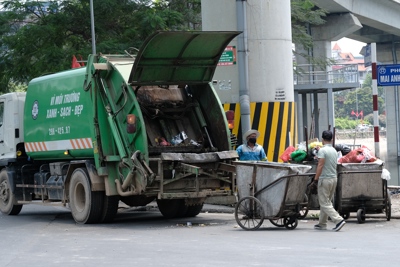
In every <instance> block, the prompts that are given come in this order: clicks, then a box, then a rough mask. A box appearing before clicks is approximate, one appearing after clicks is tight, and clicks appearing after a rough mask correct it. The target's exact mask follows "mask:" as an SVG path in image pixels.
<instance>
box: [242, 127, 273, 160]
mask: <svg viewBox="0 0 400 267" xmlns="http://www.w3.org/2000/svg"><path fill="white" fill-rule="evenodd" d="M259 136H260V132H259V131H257V130H248V131H247V132H246V133H245V134H244V135H243V137H244V139H245V140H246V143H245V144H242V145H240V146H239V147H238V148H237V149H236V151H237V153H238V155H239V159H240V160H254V161H261V160H263V161H267V155H265V151H264V148H263V147H262V146H261V145H259V144H257V142H256V141H257V137H259Z"/></svg>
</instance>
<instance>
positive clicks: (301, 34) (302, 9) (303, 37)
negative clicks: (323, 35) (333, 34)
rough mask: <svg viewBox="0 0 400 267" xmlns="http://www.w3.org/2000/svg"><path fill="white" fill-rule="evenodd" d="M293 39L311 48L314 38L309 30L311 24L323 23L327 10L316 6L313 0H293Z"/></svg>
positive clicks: (294, 41)
mask: <svg viewBox="0 0 400 267" xmlns="http://www.w3.org/2000/svg"><path fill="white" fill-rule="evenodd" d="M290 3H291V18H292V39H293V43H296V44H302V45H303V46H304V48H306V49H307V48H311V47H312V46H313V40H312V37H311V35H310V34H309V31H308V26H309V25H322V24H324V23H325V20H323V19H322V17H325V16H326V11H324V10H323V9H319V8H316V6H315V4H314V2H313V1H311V0H291V1H290Z"/></svg>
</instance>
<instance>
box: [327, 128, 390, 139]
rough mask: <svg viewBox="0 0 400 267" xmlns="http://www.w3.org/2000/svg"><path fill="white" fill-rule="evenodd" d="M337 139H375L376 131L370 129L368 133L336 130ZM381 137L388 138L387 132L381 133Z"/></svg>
mask: <svg viewBox="0 0 400 267" xmlns="http://www.w3.org/2000/svg"><path fill="white" fill-rule="evenodd" d="M335 136H336V138H339V139H350V138H354V137H355V138H373V137H374V130H373V129H369V130H368V131H356V130H354V129H350V130H336V132H335ZM379 136H380V137H386V130H380V131H379Z"/></svg>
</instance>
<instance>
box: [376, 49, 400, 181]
mask: <svg viewBox="0 0 400 267" xmlns="http://www.w3.org/2000/svg"><path fill="white" fill-rule="evenodd" d="M376 50H377V61H378V62H379V64H399V60H400V45H398V44H377V48H376ZM398 89H399V88H398V86H386V87H384V90H385V104H386V110H385V111H386V137H381V138H386V142H387V147H386V151H387V155H386V159H385V168H387V169H388V170H389V172H390V174H391V180H390V181H389V184H391V185H399V184H400V169H399V168H400V166H399V156H400V136H399V135H400V121H399V118H400V111H399V91H398Z"/></svg>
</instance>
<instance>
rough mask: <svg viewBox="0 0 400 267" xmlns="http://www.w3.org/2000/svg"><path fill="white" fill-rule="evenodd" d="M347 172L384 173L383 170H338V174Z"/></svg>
mask: <svg viewBox="0 0 400 267" xmlns="http://www.w3.org/2000/svg"><path fill="white" fill-rule="evenodd" d="M347 173H382V170H371V171H368V172H366V171H342V172H338V173H337V174H338V175H339V174H347Z"/></svg>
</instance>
